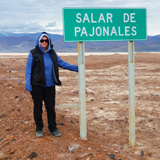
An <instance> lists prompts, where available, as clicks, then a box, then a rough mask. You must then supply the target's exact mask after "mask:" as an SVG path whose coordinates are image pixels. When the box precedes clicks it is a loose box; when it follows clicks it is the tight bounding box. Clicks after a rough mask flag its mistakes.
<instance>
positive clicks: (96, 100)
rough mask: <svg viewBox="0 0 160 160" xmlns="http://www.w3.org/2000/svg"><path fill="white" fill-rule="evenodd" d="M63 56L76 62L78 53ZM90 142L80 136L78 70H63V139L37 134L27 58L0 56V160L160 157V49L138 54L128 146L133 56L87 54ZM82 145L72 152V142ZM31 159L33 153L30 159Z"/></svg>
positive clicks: (59, 92) (150, 159) (59, 95)
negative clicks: (28, 88) (132, 138)
mask: <svg viewBox="0 0 160 160" xmlns="http://www.w3.org/2000/svg"><path fill="white" fill-rule="evenodd" d="M61 58H62V59H63V60H65V61H67V62H70V63H72V64H77V61H78V57H77V56H64V57H61ZM85 61H86V72H85V73H86V98H87V129H88V133H87V141H84V140H81V139H80V136H79V109H78V103H79V95H78V74H77V73H74V72H70V71H67V70H63V69H60V78H61V81H62V86H61V87H57V88H56V90H57V96H56V104H57V105H56V112H57V123H58V124H60V125H58V129H59V131H60V132H61V133H62V137H61V138H55V137H52V136H50V135H49V131H48V128H47V116H46V110H45V108H44V114H43V120H44V129H43V132H44V138H40V139H37V138H35V124H34V120H33V113H32V111H33V104H32V99H31V96H30V94H29V93H27V92H26V91H25V89H24V87H25V80H24V72H25V64H26V58H24V57H22V58H16V57H14V58H11V57H10V58H7V56H6V57H5V58H2V57H0V88H1V89H0V96H1V98H0V159H13V160H18V159H19V160H20V159H22V160H23V159H27V157H28V156H29V155H30V154H31V153H32V152H36V154H37V157H35V158H34V159H35V160H36V159H37V160H58V159H62V160H75V159H82V160H110V154H114V156H115V159H116V160H118V159H119V160H120V159H121V160H127V159H128V160H158V159H160V116H159V115H160V106H159V104H160V83H159V82H160V65H159V64H160V54H150V53H136V55H135V62H136V63H135V100H136V146H135V147H132V148H129V140H128V138H129V124H128V117H129V116H128V56H127V55H119V54H114V55H106V56H105V55H90V56H86V58H85ZM72 144H79V145H80V146H81V148H80V149H79V150H78V151H76V152H75V153H70V152H69V149H68V147H69V146H70V145H72ZM28 159H29V158H28Z"/></svg>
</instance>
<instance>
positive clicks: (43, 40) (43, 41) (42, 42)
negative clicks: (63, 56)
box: [40, 37, 48, 48]
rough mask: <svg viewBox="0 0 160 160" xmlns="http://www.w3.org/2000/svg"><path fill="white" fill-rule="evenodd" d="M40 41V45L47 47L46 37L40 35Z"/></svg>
mask: <svg viewBox="0 0 160 160" xmlns="http://www.w3.org/2000/svg"><path fill="white" fill-rule="evenodd" d="M40 43H41V47H43V48H47V47H48V38H47V37H42V39H41V40H40Z"/></svg>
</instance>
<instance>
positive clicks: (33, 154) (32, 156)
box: [27, 152, 37, 159]
mask: <svg viewBox="0 0 160 160" xmlns="http://www.w3.org/2000/svg"><path fill="white" fill-rule="evenodd" d="M35 157H37V153H36V152H32V153H31V154H30V155H29V156H28V157H27V158H30V159H33V158H35Z"/></svg>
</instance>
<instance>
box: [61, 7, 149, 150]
mask: <svg viewBox="0 0 160 160" xmlns="http://www.w3.org/2000/svg"><path fill="white" fill-rule="evenodd" d="M65 9H73V8H63V21H65V19H64V10H65ZM76 9H77V8H76ZM78 9H79V10H83V9H84V8H78ZM85 9H86V8H85ZM92 9H93V8H92ZM94 9H95V8H94ZM96 9H104V8H96ZM114 9H115V8H114ZM117 9H121V8H117ZM125 9H127V8H125ZM128 9H135V8H128ZM137 9H141V8H137ZM143 10H145V12H146V9H144V8H143ZM145 16H146V14H145ZM68 18H69V17H68ZM145 18H146V17H145ZM146 21H147V20H146ZM146 23H147V22H146ZM65 27H66V26H65V25H64V41H66V40H65V29H66V28H65ZM143 27H144V29H145V30H146V32H147V26H146V25H145V26H143ZM146 39H147V33H146V38H142V39H138V40H146ZM135 40H137V39H125V41H128V79H129V80H128V86H129V146H131V147H132V146H135V144H136V134H135V78H134V75H135V73H134V70H135V69H134V66H135V59H134V41H135ZM67 41H68V40H67ZM72 41H73V40H72ZM76 41H77V42H78V72H79V113H80V117H79V119H80V137H81V138H82V139H87V120H86V89H85V55H84V52H85V47H84V41H91V40H74V42H76ZM94 41H95V40H94ZM100 41H101V40H100ZM103 41H104V40H103ZM106 41H111V40H106ZM114 41H116V39H115V40H114ZM121 41H122V40H121ZM123 41H124V39H123ZM68 42H70V41H68Z"/></svg>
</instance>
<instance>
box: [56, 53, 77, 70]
mask: <svg viewBox="0 0 160 160" xmlns="http://www.w3.org/2000/svg"><path fill="white" fill-rule="evenodd" d="M56 55H57V54H56ZM57 64H58V66H59V67H61V68H63V69H68V70H70V71H75V72H78V66H77V65H72V64H70V63H68V62H65V61H63V60H62V59H61V58H59V56H58V55H57Z"/></svg>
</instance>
